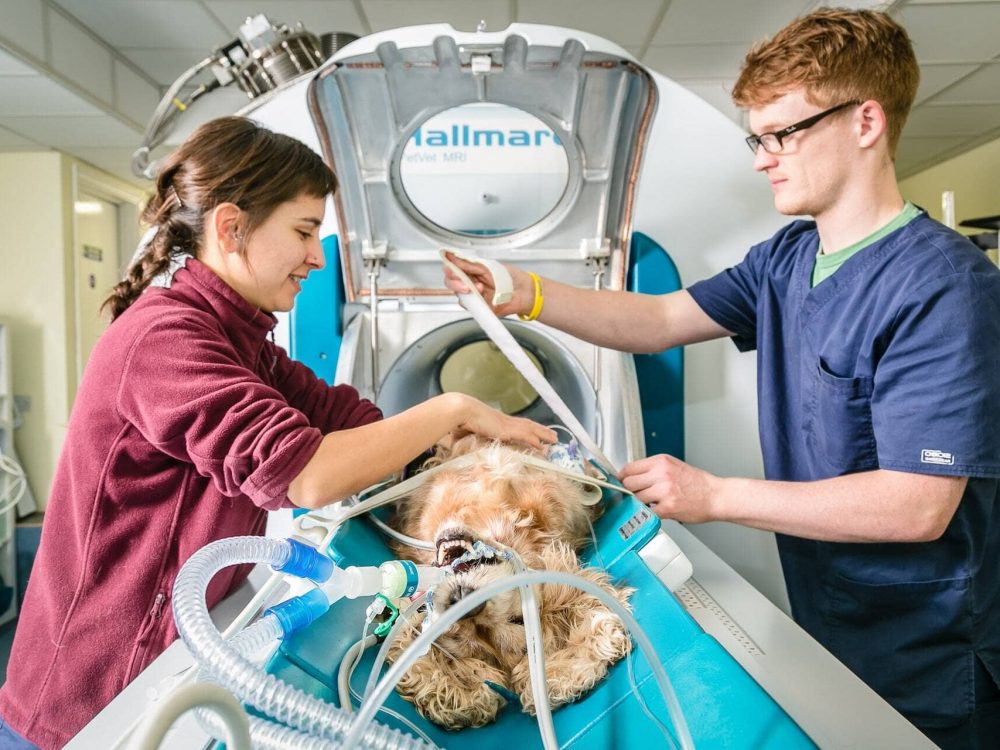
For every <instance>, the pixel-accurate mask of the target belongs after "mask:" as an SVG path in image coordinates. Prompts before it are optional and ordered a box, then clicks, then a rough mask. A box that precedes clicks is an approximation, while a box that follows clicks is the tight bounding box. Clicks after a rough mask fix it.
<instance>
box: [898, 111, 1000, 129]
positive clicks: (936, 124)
mask: <svg viewBox="0 0 1000 750" xmlns="http://www.w3.org/2000/svg"><path fill="white" fill-rule="evenodd" d="M997 127H1000V104H981V105H945V106H940V107H938V106H933V105H931V104H923V105H920V106H919V107H916V108H915V109H914V110H913V112H911V113H910V117H909V119H908V120H907V122H906V126H905V127H904V128H903V133H904V134H905V135H907V136H921V137H931V136H953V135H958V136H976V135H980V134H982V133H985V132H986V131H987V130H993V129H994V128H997Z"/></svg>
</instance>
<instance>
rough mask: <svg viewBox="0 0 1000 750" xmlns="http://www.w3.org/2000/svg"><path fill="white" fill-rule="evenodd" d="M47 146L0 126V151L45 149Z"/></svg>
mask: <svg viewBox="0 0 1000 750" xmlns="http://www.w3.org/2000/svg"><path fill="white" fill-rule="evenodd" d="M47 150H48V146H43V145H41V144H40V143H38V142H36V141H32V140H29V139H28V138H25V137H24V136H21V135H18V134H17V133H14V132H12V131H10V130H7V128H0V151H47Z"/></svg>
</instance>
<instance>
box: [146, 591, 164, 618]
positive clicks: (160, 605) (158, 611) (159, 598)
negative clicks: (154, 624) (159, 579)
mask: <svg viewBox="0 0 1000 750" xmlns="http://www.w3.org/2000/svg"><path fill="white" fill-rule="evenodd" d="M166 604H167V595H166V594H164V593H163V592H162V591H160V592H159V593H157V595H156V599H154V600H153V609H152V610H151V611H150V613H149V614H150V615H152V616H153V619H154V620H159V619H160V617H162V616H163V609H164V607H165V606H166Z"/></svg>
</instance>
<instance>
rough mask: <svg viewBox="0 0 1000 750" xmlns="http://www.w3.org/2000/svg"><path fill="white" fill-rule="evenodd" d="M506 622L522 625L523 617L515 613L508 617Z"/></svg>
mask: <svg viewBox="0 0 1000 750" xmlns="http://www.w3.org/2000/svg"><path fill="white" fill-rule="evenodd" d="M507 622H509V623H510V624H511V625H524V618H523V617H521V615H515V616H514V617H510V618H508V619H507Z"/></svg>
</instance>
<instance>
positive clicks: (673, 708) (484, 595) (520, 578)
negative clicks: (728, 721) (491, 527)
mask: <svg viewBox="0 0 1000 750" xmlns="http://www.w3.org/2000/svg"><path fill="white" fill-rule="evenodd" d="M543 583H556V584H562V585H564V586H572V587H573V588H577V589H580V590H581V591H585V592H586V593H588V594H590V595H591V596H593V597H596V598H597V599H600V600H601V601H602V602H603V603H604V604H605V605H606V606H607V607H608V608H609V609H610V610H611V611H612V612H614V613H615V614H616V615H617V616H618V617H619V618H621V620H622V622H623V623H625V626H626V627H627V628H628V630H629V631H630V632H631V633H632V636H633V637H634V638H635V640H636V643H637V644H638V646H639V650H640V651H642V653H643V655H644V656H645V657H646V660H647V661H648V662H649V666H650V668H651V669H652V672H653V677H654V679H655V680H656V683H657V685H658V686H659V688H660V692H661V694H662V695H663V700H664V702H665V703H666V706H667V712H668V714H669V715H670V720H671V722H672V723H673V726H674V730H675V731H676V733H677V737H678V740H679V741H680V745H681V748H682V749H683V750H694V742H693V740H692V739H691V732H690V730H689V729H688V726H687V722H686V721H685V719H684V715H683V713H682V712H681V707H680V703H679V702H678V701H677V695H676V694H675V693H674V690H673V687H672V686H671V684H670V679H669V678H668V677H667V673H666V670H665V669H664V668H663V665H662V664H661V663H660V662H659V660H658V659H657V656H656V651H655V650H654V648H653V644H652V642H651V641H650V640H649V637H648V636H647V635H646V633H645V632H644V631H643V630H642V628H641V627H640V626H639V623H638V622H636V620H635V618H634V617H633V616H632V613H631V612H629V611H628V610H627V609H626V608H625V607H624V606H623V605H622V604H621V602H619V601H618V600H617V599H615V598H614V597H613V596H611V595H610V594H608V592H606V591H605V590H604V589H602V588H601V587H600V586H598V585H597V584H595V583H593V582H591V581H588V580H586V579H584V578H581V577H579V576H575V575H572V574H570V573H562V572H558V571H534V572H531V573H519V574H518V575H515V576H511V577H510V578H505V579H503V580H500V581H494V582H493V583H491V584H490V585H488V586H484V587H483V588H481V589H479V590H478V591H476V592H474V593H472V594H470V595H469V596H467V597H465V598H463V599H462V600H461V601H459V602H458V603H456V604H455V605H454V606H452V607H450V608H449V609H448V610H447V611H446V612H445V613H444V614H442V615H441V617H440V619H438V620H436V621H435V622H434V623H432V624H431V625H429V626H428V627H427V629H426V630H425V631H424V632H423V633H422V634H421V635H420V636H418V637H417V639H416V640H415V641H414V642H413V643H412V644H411V645H410V647H409V648H408V649H407V650H406V652H405V653H404V654H403V655H402V658H400V659H399V660H398V661H397V662H396V663H394V664H393V665H392V667H391V668H390V669H389V671H388V673H387V674H386V676H385V678H384V679H383V680H382V681H381V682H379V684H378V686H377V687H376V688H375V691H374V693H373V694H372V696H371V698H370V699H369V700H367V701H365V702H364V704H363V705H362V706H361V707H360V708H359V709H358V712H357V714H356V717H355V719H354V722H353V723H352V725H351V730H350V732H349V733H348V734H347V736H346V738H345V739H344V746H345V747H347V748H352V747H356V746H357V745H358V742H359V740H361V738H362V737H363V736H364V735H365V732H366V730H367V728H368V725H369V724H370V723H371V722H372V719H373V717H374V716H375V712H376V711H378V709H379V708H380V707H381V706H382V704H383V703H385V700H386V698H388V696H389V693H390V692H392V690H393V688H395V687H396V684H397V683H398V682H399V680H400V679H402V677H403V675H404V674H406V672H407V670H409V668H410V667H411V666H412V665H413V663H414V662H415V661H416V660H417V659H419V658H420V656H421V655H422V654H423V653H425V650H426V649H427V648H428V647H429V646H430V644H431V642H433V641H434V639H435V638H437V637H438V636H439V635H441V634H442V633H443V632H444V631H446V630H447V629H448V628H450V627H451V626H452V625H453V624H455V623H456V622H458V620H459V619H460V618H461V617H463V616H464V615H466V614H468V613H469V612H471V611H472V610H473V609H475V608H476V607H478V606H479V605H480V604H484V603H485V602H487V601H488V600H489V599H491V598H493V597H494V596H496V595H497V594H500V593H502V592H504V591H509V590H510V589H513V588H518V587H520V586H528V585H533V584H543Z"/></svg>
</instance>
